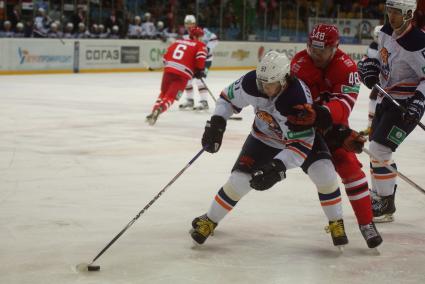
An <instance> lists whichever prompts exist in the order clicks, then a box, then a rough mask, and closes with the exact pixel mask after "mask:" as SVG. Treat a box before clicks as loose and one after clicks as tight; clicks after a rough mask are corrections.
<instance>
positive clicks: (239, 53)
mask: <svg viewBox="0 0 425 284" xmlns="http://www.w3.org/2000/svg"><path fill="white" fill-rule="evenodd" d="M248 56H249V51H245V50H242V49H238V50H236V51H233V52H232V56H231V57H232V58H236V59H237V60H240V61H242V60H244V59H245V58H247V57H248Z"/></svg>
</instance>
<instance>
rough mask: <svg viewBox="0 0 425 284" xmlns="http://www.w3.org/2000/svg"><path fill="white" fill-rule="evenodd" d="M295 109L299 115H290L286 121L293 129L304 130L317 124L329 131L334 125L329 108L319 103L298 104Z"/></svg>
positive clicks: (323, 129)
mask: <svg viewBox="0 0 425 284" xmlns="http://www.w3.org/2000/svg"><path fill="white" fill-rule="evenodd" d="M294 109H295V110H296V111H297V115H288V122H287V123H286V124H287V125H288V127H289V130H291V131H302V130H304V129H305V128H303V127H306V126H308V127H311V126H315V127H317V128H318V129H320V130H321V131H322V132H326V131H328V130H329V129H330V128H331V127H332V116H331V113H330V112H329V110H328V109H327V108H326V107H324V106H321V105H317V104H313V105H311V104H303V105H296V106H295V107H294Z"/></svg>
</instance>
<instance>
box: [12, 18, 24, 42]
mask: <svg viewBox="0 0 425 284" xmlns="http://www.w3.org/2000/svg"><path fill="white" fill-rule="evenodd" d="M13 37H16V38H22V37H25V33H24V24H23V23H21V22H18V23H17V24H16V28H15V34H14V35H13Z"/></svg>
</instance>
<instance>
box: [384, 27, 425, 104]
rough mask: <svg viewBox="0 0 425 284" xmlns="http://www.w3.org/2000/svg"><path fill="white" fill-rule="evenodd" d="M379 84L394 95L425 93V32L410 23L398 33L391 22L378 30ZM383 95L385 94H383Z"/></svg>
mask: <svg viewBox="0 0 425 284" xmlns="http://www.w3.org/2000/svg"><path fill="white" fill-rule="evenodd" d="M378 60H379V61H380V63H381V74H380V85H381V86H382V87H383V88H384V89H385V90H386V91H387V92H388V93H389V94H390V95H391V96H392V97H393V98H395V99H401V100H404V99H407V98H409V97H411V96H413V94H414V93H415V91H416V90H418V91H420V92H421V93H422V94H425V34H424V33H423V32H422V31H421V30H420V29H418V28H416V27H413V26H412V25H410V26H409V27H408V28H407V30H406V31H405V32H404V33H403V34H401V35H400V36H396V35H395V34H394V32H393V29H392V28H391V26H390V25H389V24H386V25H384V26H383V27H382V29H381V31H380V32H379V34H378ZM381 99H382V98H381Z"/></svg>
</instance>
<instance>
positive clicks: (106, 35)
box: [99, 24, 109, 38]
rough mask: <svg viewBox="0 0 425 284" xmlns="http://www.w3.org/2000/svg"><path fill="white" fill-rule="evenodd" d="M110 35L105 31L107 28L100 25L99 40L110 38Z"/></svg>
mask: <svg viewBox="0 0 425 284" xmlns="http://www.w3.org/2000/svg"><path fill="white" fill-rule="evenodd" d="M108 37H109V33H108V32H107V31H105V26H104V25H102V24H100V25H99V38H108Z"/></svg>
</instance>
